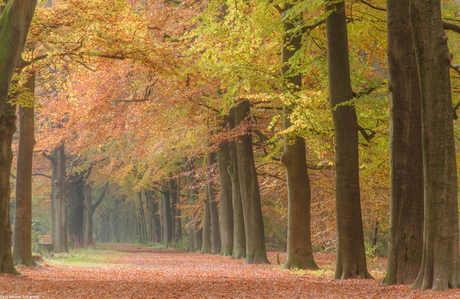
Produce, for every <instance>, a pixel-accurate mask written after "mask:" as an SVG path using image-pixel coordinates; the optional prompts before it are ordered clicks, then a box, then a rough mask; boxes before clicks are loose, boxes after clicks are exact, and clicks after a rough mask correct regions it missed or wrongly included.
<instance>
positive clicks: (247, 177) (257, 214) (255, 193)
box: [235, 101, 269, 264]
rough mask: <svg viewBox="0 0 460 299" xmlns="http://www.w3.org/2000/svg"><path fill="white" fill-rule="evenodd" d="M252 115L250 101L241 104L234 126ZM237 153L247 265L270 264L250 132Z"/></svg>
mask: <svg viewBox="0 0 460 299" xmlns="http://www.w3.org/2000/svg"><path fill="white" fill-rule="evenodd" d="M249 112H250V110H249V101H242V102H240V103H238V105H237V106H236V108H235V124H237V125H239V124H240V123H241V122H242V121H243V120H245V119H246V118H247V117H248V116H249ZM236 150H237V156H238V158H237V159H238V174H239V180H240V188H241V196H242V199H243V214H244V225H245V233H246V260H245V263H247V264H263V263H267V264H268V263H269V262H268V259H267V252H266V249H265V233H264V220H263V217H262V207H261V204H260V193H259V182H258V180H257V173H256V167H255V165H254V154H253V151H252V136H251V130H250V129H248V133H247V134H244V135H241V136H238V139H237V141H236Z"/></svg>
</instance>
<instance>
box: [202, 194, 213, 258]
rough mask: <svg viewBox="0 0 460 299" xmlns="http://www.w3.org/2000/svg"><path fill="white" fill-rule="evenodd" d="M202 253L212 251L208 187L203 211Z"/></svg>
mask: <svg viewBox="0 0 460 299" xmlns="http://www.w3.org/2000/svg"><path fill="white" fill-rule="evenodd" d="M202 236H203V237H202V244H201V245H202V246H201V252H200V253H201V254H205V253H211V205H210V204H209V194H208V188H206V196H205V198H204V211H203V235H202Z"/></svg>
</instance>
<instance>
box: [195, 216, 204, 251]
mask: <svg viewBox="0 0 460 299" xmlns="http://www.w3.org/2000/svg"><path fill="white" fill-rule="evenodd" d="M194 217H196V215H195V216H194ZM195 227H198V228H197V229H196V231H195V251H197V250H201V248H202V247H203V227H201V219H200V218H198V219H197V220H196V222H195Z"/></svg>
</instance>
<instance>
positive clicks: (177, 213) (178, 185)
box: [175, 179, 182, 242]
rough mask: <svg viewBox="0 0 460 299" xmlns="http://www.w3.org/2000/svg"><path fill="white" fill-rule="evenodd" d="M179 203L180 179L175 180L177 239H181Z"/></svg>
mask: <svg viewBox="0 0 460 299" xmlns="http://www.w3.org/2000/svg"><path fill="white" fill-rule="evenodd" d="M179 204H180V179H178V180H177V202H176V225H175V228H176V236H177V241H176V242H179V240H181V239H182V218H181V212H180V208H179V206H178V205H179Z"/></svg>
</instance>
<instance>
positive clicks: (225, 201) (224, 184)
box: [217, 122, 233, 256]
mask: <svg viewBox="0 0 460 299" xmlns="http://www.w3.org/2000/svg"><path fill="white" fill-rule="evenodd" d="M223 124H224V125H223V126H224V129H225V125H226V122H224V123H223ZM217 160H218V162H219V164H218V166H219V182H220V219H221V227H222V244H221V246H222V252H221V254H222V255H223V256H231V255H232V251H233V207H232V183H231V182H232V181H231V178H230V174H229V172H228V167H229V166H230V163H231V158H230V145H229V143H228V141H222V142H221V143H220V144H219V150H218V151H217Z"/></svg>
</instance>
